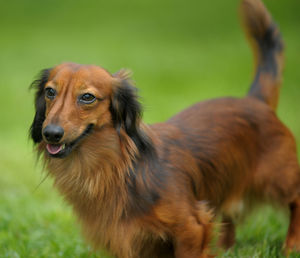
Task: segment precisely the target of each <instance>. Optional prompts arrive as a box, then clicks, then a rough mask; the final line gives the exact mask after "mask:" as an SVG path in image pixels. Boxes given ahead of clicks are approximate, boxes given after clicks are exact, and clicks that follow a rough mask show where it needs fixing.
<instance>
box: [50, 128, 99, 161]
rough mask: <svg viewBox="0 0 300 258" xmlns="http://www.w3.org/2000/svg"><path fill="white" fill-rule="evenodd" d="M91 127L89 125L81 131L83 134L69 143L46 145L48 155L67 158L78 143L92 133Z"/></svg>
mask: <svg viewBox="0 0 300 258" xmlns="http://www.w3.org/2000/svg"><path fill="white" fill-rule="evenodd" d="M93 127H94V125H93V124H89V125H88V126H87V128H86V129H85V130H84V131H83V133H82V134H81V135H79V136H78V137H77V138H76V139H75V140H73V141H72V142H70V143H62V144H51V143H47V144H46V149H47V152H48V154H49V155H50V156H51V157H54V158H64V157H66V156H68V155H69V154H70V153H71V152H72V150H73V149H74V148H75V147H76V146H77V145H78V143H79V142H80V141H81V140H82V139H83V138H85V137H86V136H88V135H89V134H90V133H91V132H92V129H93Z"/></svg>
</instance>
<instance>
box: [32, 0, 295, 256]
mask: <svg viewBox="0 0 300 258" xmlns="http://www.w3.org/2000/svg"><path fill="white" fill-rule="evenodd" d="M241 13H242V17H243V23H244V27H245V30H246V32H247V35H248V37H249V39H250V42H251V44H252V47H253V49H254V54H255V61H256V62H255V63H256V75H255V78H254V81H253V83H252V85H251V88H250V90H249V92H248V94H247V96H246V97H244V98H241V99H239V98H220V99H214V100H209V101H204V102H201V103H197V104H195V105H193V106H192V107H190V108H188V109H185V110H184V111H182V112H181V113H179V114H177V115H175V116H174V117H172V118H171V119H169V120H168V121H167V122H165V123H159V124H154V125H149V126H148V125H146V124H144V123H143V122H142V120H141V105H140V103H139V101H138V97H137V93H136V88H135V87H134V86H133V84H132V82H131V80H130V79H129V77H128V74H127V73H126V72H124V71H120V72H118V73H116V74H110V73H109V72H107V71H106V70H105V69H103V68H101V67H98V66H92V65H79V64H74V63H64V64H61V65H58V66H56V67H54V68H51V69H47V70H44V71H42V74H41V77H40V78H39V79H38V80H36V81H34V82H33V87H35V88H36V97H35V108H36V114H35V117H34V121H33V123H32V126H31V137H32V139H33V141H34V142H35V143H36V144H37V149H38V153H39V154H40V155H41V156H42V157H43V160H44V162H45V165H46V167H47V169H48V171H49V173H50V174H51V175H52V176H53V177H54V181H55V186H56V187H57V188H58V189H59V191H60V192H61V194H62V195H63V196H64V197H65V199H66V200H67V201H68V202H69V203H70V204H71V205H72V207H73V209H74V212H75V213H76V215H77V216H78V218H79V220H80V222H81V223H82V228H83V232H84V235H85V237H86V238H87V239H88V240H89V241H90V243H91V244H92V245H93V246H94V247H95V248H106V249H107V250H109V251H110V252H111V253H112V254H114V255H116V256H117V257H121V258H129V257H149V258H153V257H180V258H184V257H186V258H192V257H207V256H209V255H210V254H209V253H210V252H209V250H208V246H209V243H210V240H211V236H212V225H213V223H212V220H213V219H214V218H215V216H216V215H218V214H220V215H221V216H222V218H223V220H222V222H223V223H222V224H223V226H224V227H223V230H222V232H223V234H222V235H221V237H220V240H219V243H220V245H222V246H223V247H225V248H229V247H230V246H232V245H233V244H234V222H233V217H234V216H236V214H239V213H243V212H244V214H245V213H248V212H249V208H251V207H253V205H254V204H257V203H261V202H271V203H277V204H281V205H282V206H283V207H289V209H290V226H289V229H288V233H287V238H286V242H285V247H286V250H292V249H293V250H297V251H300V169H299V164H298V161H297V154H296V144H295V140H294V137H293V135H292V133H291V132H290V130H289V129H288V128H287V127H286V126H284V125H283V124H282V122H281V121H280V120H279V119H278V117H277V116H276V113H275V111H276V107H277V102H278V96H279V86H280V82H281V74H282V66H283V42H282V39H281V36H280V33H279V31H278V28H277V27H276V25H275V24H274V23H273V21H272V19H271V16H270V15H269V13H268V11H267V10H266V9H265V7H264V6H263V4H262V3H261V2H260V1H259V0H244V1H242V4H241Z"/></svg>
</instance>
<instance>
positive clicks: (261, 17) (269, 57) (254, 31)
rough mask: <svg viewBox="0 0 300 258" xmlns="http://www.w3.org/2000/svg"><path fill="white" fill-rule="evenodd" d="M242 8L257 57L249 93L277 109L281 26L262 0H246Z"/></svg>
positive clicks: (280, 73) (279, 82)
mask: <svg viewBox="0 0 300 258" xmlns="http://www.w3.org/2000/svg"><path fill="white" fill-rule="evenodd" d="M240 11H241V17H242V22H243V25H244V29H245V31H246V34H247V36H248V39H249V41H250V44H251V46H252V49H253V52H254V58H255V69H256V75H255V78H254V81H253V83H252V85H251V88H250V90H249V93H248V95H249V96H253V97H256V98H258V99H260V100H262V101H263V102H265V103H267V104H268V105H269V106H270V107H271V108H273V110H276V107H277V103H278V98H279V90H280V84H281V77H282V69H283V62H284V60H283V59H284V58H283V41H282V38H281V35H280V32H279V29H278V27H277V26H276V25H275V23H274V22H273V21H272V17H271V15H270V14H269V12H268V10H267V9H266V8H265V6H264V5H263V3H262V2H261V1H260V0H243V1H242V2H241V8H240Z"/></svg>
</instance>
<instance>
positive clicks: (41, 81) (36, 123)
mask: <svg viewBox="0 0 300 258" xmlns="http://www.w3.org/2000/svg"><path fill="white" fill-rule="evenodd" d="M50 71H51V69H44V70H42V71H41V73H40V75H39V77H38V79H36V80H35V81H33V82H32V84H31V86H30V88H33V89H35V91H36V92H35V116H34V119H33V122H32V124H31V127H30V136H31V138H32V140H33V142H34V143H39V142H41V141H42V126H43V122H44V120H45V111H46V102H45V98H44V86H45V84H46V82H47V81H48V79H49V74H50Z"/></svg>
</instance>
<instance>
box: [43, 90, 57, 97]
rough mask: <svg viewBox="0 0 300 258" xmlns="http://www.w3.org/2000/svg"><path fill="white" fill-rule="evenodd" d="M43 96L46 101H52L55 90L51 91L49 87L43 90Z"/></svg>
mask: <svg viewBox="0 0 300 258" xmlns="http://www.w3.org/2000/svg"><path fill="white" fill-rule="evenodd" d="M45 96H46V97H47V98H48V99H54V98H55V96H56V90H55V89H52V88H50V87H48V88H46V89H45Z"/></svg>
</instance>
